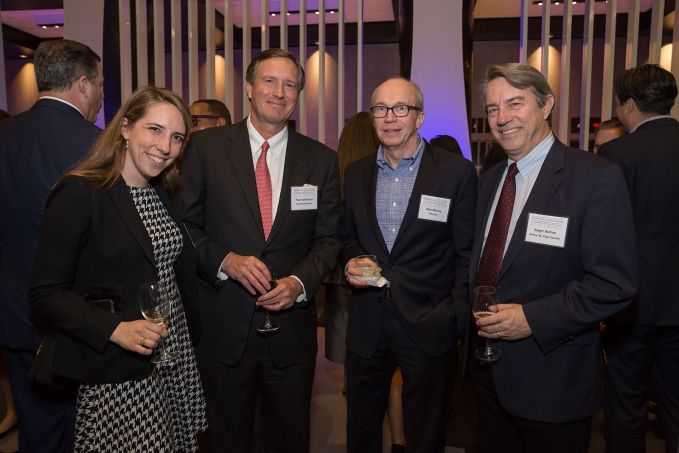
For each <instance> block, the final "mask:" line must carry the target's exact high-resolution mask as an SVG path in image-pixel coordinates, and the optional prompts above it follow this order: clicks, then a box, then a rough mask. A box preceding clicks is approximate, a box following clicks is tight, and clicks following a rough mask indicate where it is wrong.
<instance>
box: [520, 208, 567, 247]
mask: <svg viewBox="0 0 679 453" xmlns="http://www.w3.org/2000/svg"><path fill="white" fill-rule="evenodd" d="M567 229H568V217H556V216H553V215H545V214H535V213H532V212H531V213H529V214H528V225H527V226H526V242H532V243H534V244H542V245H551V246H553V247H562V248H563V247H564V245H565V244H566V230H567Z"/></svg>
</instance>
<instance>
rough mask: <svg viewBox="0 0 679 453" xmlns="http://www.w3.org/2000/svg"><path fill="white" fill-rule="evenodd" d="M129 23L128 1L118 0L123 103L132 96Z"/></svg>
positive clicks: (121, 95) (130, 28) (130, 32)
mask: <svg viewBox="0 0 679 453" xmlns="http://www.w3.org/2000/svg"><path fill="white" fill-rule="evenodd" d="M130 21H131V18H130V0H118V27H119V30H120V97H121V101H125V99H127V98H128V97H130V95H131V94H132V26H131V24H130Z"/></svg>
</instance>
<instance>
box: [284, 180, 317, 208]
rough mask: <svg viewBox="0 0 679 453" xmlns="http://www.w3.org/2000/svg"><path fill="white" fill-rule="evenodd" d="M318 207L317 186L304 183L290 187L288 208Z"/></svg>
mask: <svg viewBox="0 0 679 453" xmlns="http://www.w3.org/2000/svg"><path fill="white" fill-rule="evenodd" d="M311 209H318V187H316V186H310V185H306V184H305V185H304V186H302V187H294V186H293V187H291V188H290V210H291V211H308V210H311Z"/></svg>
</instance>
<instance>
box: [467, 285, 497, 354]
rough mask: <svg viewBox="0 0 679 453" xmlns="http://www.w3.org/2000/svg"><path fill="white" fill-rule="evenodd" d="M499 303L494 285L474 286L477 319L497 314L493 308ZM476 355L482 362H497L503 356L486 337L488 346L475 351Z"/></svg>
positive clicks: (473, 310) (474, 312) (474, 307)
mask: <svg viewBox="0 0 679 453" xmlns="http://www.w3.org/2000/svg"><path fill="white" fill-rule="evenodd" d="M496 304H497V297H496V290H495V287H493V286H478V287H476V288H474V305H473V307H472V313H473V314H474V318H475V319H481V318H485V317H486V316H490V315H492V314H495V312H494V311H493V310H492V309H491V307H492V306H493V305H496ZM474 355H475V356H476V358H477V359H479V360H481V361H482V362H495V361H497V360H499V359H500V357H502V351H501V350H500V349H498V348H496V347H493V346H491V345H490V339H488V338H486V346H485V347H484V348H479V349H477V350H476V351H475V353H474Z"/></svg>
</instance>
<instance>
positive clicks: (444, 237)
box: [340, 144, 477, 358]
mask: <svg viewBox="0 0 679 453" xmlns="http://www.w3.org/2000/svg"><path fill="white" fill-rule="evenodd" d="M423 153H424V154H423V155H422V160H421V162H420V168H419V171H418V173H417V178H416V179H415V185H414V186H413V191H412V194H411V196H410V200H409V202H408V207H407V208H406V212H405V215H404V217H403V221H402V222H401V226H400V228H399V232H398V236H397V237H396V241H395V242H394V245H393V247H392V249H391V253H389V251H388V250H387V246H386V244H385V243H384V238H383V237H382V233H381V231H380V227H379V225H378V223H377V214H376V211H375V185H376V181H377V170H378V167H377V164H376V162H375V159H376V155H375V154H372V155H370V156H367V157H365V158H363V159H361V160H359V161H357V162H355V163H353V164H352V165H350V166H349V167H348V168H347V171H346V173H345V179H344V192H343V193H344V211H343V238H344V248H343V250H342V253H341V257H340V261H341V262H342V265H343V266H345V265H346V263H347V262H348V261H349V260H350V259H351V258H354V257H356V256H358V255H362V254H371V255H376V256H377V259H378V261H379V264H380V267H381V268H382V274H383V275H384V277H385V278H386V279H387V280H389V281H390V292H391V297H392V299H393V302H394V305H395V307H396V311H397V313H398V316H399V318H400V319H401V321H402V322H403V326H404V327H405V329H406V331H407V332H408V334H409V335H410V336H411V338H412V339H413V341H415V343H417V345H418V346H419V347H420V348H422V350H424V351H425V352H427V353H428V354H431V355H438V354H441V353H443V352H445V351H446V350H448V349H450V348H451V347H452V346H453V345H454V342H455V338H456V335H458V334H460V335H463V331H464V325H465V324H464V323H465V321H466V319H467V313H468V312H469V309H468V301H469V294H468V283H467V277H468V271H469V255H470V253H471V248H472V243H473V233H474V206H475V204H476V184H477V179H476V171H475V170H474V166H473V165H472V163H471V162H469V161H467V160H465V159H464V158H462V157H460V156H457V155H454V154H452V153H450V152H448V151H443V150H440V149H437V148H434V147H431V146H429V145H428V144H427V145H426V146H425V148H424V151H423ZM422 195H430V196H435V197H440V198H446V199H449V200H450V208H449V210H448V217H447V219H446V221H445V222H437V221H432V220H423V219H420V218H418V210H419V208H420V202H421V198H422ZM385 291H386V289H377V288H367V289H354V290H353V291H352V296H351V304H350V305H349V326H348V331H347V346H348V348H349V349H350V350H351V351H352V352H354V353H355V354H357V355H359V356H361V357H364V358H368V357H370V356H372V354H373V353H374V352H375V349H376V347H377V343H378V340H379V338H380V330H381V323H382V322H381V312H382V301H383V298H384V296H385Z"/></svg>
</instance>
